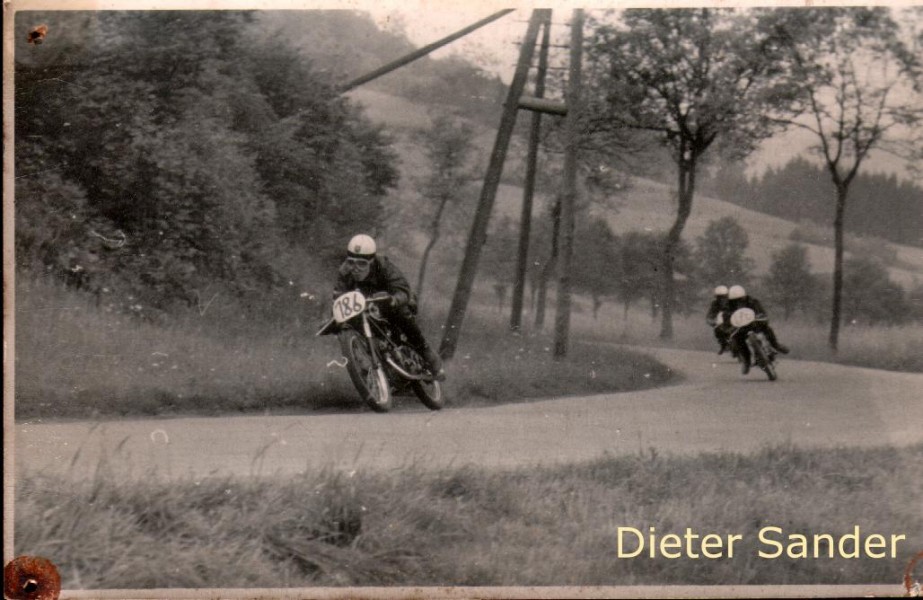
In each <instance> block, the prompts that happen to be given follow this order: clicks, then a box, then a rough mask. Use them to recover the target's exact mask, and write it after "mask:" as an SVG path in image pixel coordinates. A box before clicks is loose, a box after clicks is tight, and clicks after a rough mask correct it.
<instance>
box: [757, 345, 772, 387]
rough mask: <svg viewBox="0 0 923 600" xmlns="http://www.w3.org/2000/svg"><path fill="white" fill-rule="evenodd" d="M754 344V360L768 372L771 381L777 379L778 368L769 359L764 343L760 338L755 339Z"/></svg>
mask: <svg viewBox="0 0 923 600" xmlns="http://www.w3.org/2000/svg"><path fill="white" fill-rule="evenodd" d="M752 346H753V361H754V362H755V363H756V365H757V366H758V367H759V368H760V369H762V370H763V372H764V373H766V376H767V377H768V378H769V381H775V380H776V368H775V366H774V365H773V364H772V361H771V360H770V359H769V356H768V355H767V354H766V351H765V350H764V349H763V344H762V343H761V342H760V341H759V340H754V343H753V344H752Z"/></svg>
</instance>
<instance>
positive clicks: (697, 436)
mask: <svg viewBox="0 0 923 600" xmlns="http://www.w3.org/2000/svg"><path fill="white" fill-rule="evenodd" d="M648 351H649V352H650V353H651V354H653V355H655V356H656V357H657V358H658V359H659V360H661V361H662V362H664V363H666V364H667V365H669V366H670V367H671V368H673V369H675V370H680V371H682V372H683V373H684V374H685V375H686V379H685V381H684V382H683V383H681V384H679V385H675V386H670V387H665V388H659V389H653V390H646V391H639V392H626V393H620V394H602V395H594V396H585V397H565V398H552V399H548V400H541V401H535V402H527V403H519V404H506V405H502V406H496V407H487V408H466V409H457V410H452V409H446V410H443V411H440V412H430V411H428V410H426V409H425V408H423V407H422V406H420V407H419V408H417V407H416V406H413V407H412V408H409V409H405V410H398V411H395V412H392V413H389V414H383V415H382V414H375V413H371V412H364V413H351V414H326V415H305V416H240V417H226V418H215V417H205V418H168V419H150V418H149V419H137V420H130V421H128V420H126V421H106V422H103V423H96V422H87V421H81V422H66V423H36V422H21V423H18V424H17V425H16V428H15V433H16V442H15V452H16V467H17V475H18V476H23V475H25V474H27V473H28V474H35V473H38V472H45V473H62V472H69V473H71V475H72V476H73V477H75V478H81V477H86V476H91V475H92V474H93V472H94V471H95V470H96V469H97V467H98V466H99V465H100V464H101V460H102V458H103V457H105V458H106V462H105V464H106V465H107V466H108V468H111V469H113V470H114V471H115V472H117V473H123V474H124V475H125V476H131V475H132V474H134V475H137V476H141V475H150V474H152V473H156V474H158V475H159V476H161V477H166V478H174V479H175V478H186V477H193V478H201V477H205V476H227V475H276V474H278V475H291V474H295V473H301V472H305V471H309V470H316V469H321V468H325V467H327V468H337V469H346V470H359V469H362V470H365V469H376V470H389V469H396V468H401V467H405V466H411V465H412V466H416V467H418V468H426V469H429V468H439V467H443V466H447V465H467V464H474V465H482V466H487V467H495V468H509V467H518V466H529V465H537V464H544V465H548V464H555V463H565V462H574V461H581V460H587V459H592V458H595V457H599V456H601V455H603V454H604V453H609V454H613V455H620V454H626V453H635V452H638V451H639V450H646V449H648V448H651V447H652V448H656V449H657V450H658V451H659V452H661V453H674V454H687V453H697V452H701V451H720V450H730V451H749V450H754V449H758V448H760V447H763V446H766V445H770V444H779V443H787V442H790V443H793V444H796V445H798V446H804V447H834V446H879V445H886V444H893V445H907V444H912V443H917V442H923V374H915V373H893V372H887V371H878V370H873V369H863V368H857V367H846V366H842V365H834V364H828V363H817V362H808V361H797V360H785V361H782V362H781V364H780V366H779V371H780V378H779V381H776V382H769V381H767V380H766V378H765V377H764V376H763V375H762V373H760V372H759V371H757V370H754V371H753V372H751V374H750V375H749V376H748V377H742V376H741V375H740V372H739V369H738V367H737V365H736V363H734V362H732V361H731V360H730V359H728V358H725V357H720V358H719V357H716V356H715V355H714V354H710V353H706V352H696V351H685V350H665V349H650V350H648Z"/></svg>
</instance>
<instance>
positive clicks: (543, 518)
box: [16, 445, 923, 589]
mask: <svg viewBox="0 0 923 600" xmlns="http://www.w3.org/2000/svg"><path fill="white" fill-rule="evenodd" d="M116 482H118V483H116ZM16 495H17V500H16V511H17V529H16V553H17V554H21V553H30V554H39V555H44V556H52V557H54V558H55V561H56V563H57V564H58V566H59V568H60V570H61V572H62V575H63V579H64V587H65V588H68V589H81V588H89V589H103V588H125V587H128V588H166V587H183V588H194V587H214V586H220V587H225V588H238V587H272V588H285V587H291V586H368V585H404V586H410V585H466V586H481V585H633V584H636V585H637V584H646V585H650V584H686V585H691V584H722V585H730V584H768V583H772V584H796V583H807V584H844V583H893V584H895V586H897V585H899V584H900V581H901V579H900V578H901V576H902V574H903V569H904V566H905V565H906V564H907V562H908V560H909V559H910V557H911V556H912V555H913V553H914V552H916V551H917V550H918V549H919V547H920V544H921V543H923V514H921V513H920V510H919V508H920V507H919V499H920V497H921V496H923V446H920V445H917V446H914V447H909V448H903V449H894V448H881V449H871V450H857V449H836V450H827V451H821V450H815V451H805V450H799V449H797V448H793V447H787V446H781V447H769V448H766V449H764V450H763V451H760V452H757V453H754V454H752V455H741V454H731V453H721V454H705V455H702V456H698V457H693V458H677V457H671V456H661V455H660V454H658V453H657V452H656V451H655V450H654V449H651V450H649V451H643V452H639V453H638V454H637V455H634V456H625V457H619V458H611V457H609V458H601V459H599V460H595V461H592V462H589V463H585V464H577V465H569V466H564V467H555V468H544V469H540V470H528V471H526V470H515V471H510V472H494V471H488V470H485V469H483V468H479V467H476V466H460V467H458V468H453V469H451V470H446V471H438V472H423V471H418V470H415V469H414V468H412V467H411V468H409V469H404V470H401V471H398V472H391V473H388V474H386V475H375V474H368V473H343V472H334V471H327V472H320V473H317V472H313V473H310V474H307V475H304V476H302V477H296V478H294V479H286V480H284V481H281V480H280V481H272V480H265V479H259V478H256V479H254V478H247V479H234V478H210V479H205V480H201V481H200V480H193V479H188V480H185V481H180V482H176V481H171V482H166V481H160V480H158V476H157V473H143V474H139V473H135V474H134V475H131V474H121V473H117V472H113V469H112V468H111V467H110V466H109V465H108V463H107V462H106V461H103V462H101V463H100V464H99V466H98V469H97V472H96V476H95V477H94V478H92V479H91V480H89V481H86V480H83V481H76V480H75V481H69V480H67V478H48V477H43V476H41V474H34V475H32V476H30V477H28V478H24V479H23V480H22V481H20V482H18V485H17V488H16ZM651 526H653V527H655V528H656V531H657V532H659V533H660V534H661V535H663V534H666V533H678V534H680V535H682V534H683V533H684V530H685V528H687V527H689V528H691V529H692V530H693V531H694V532H696V533H698V534H699V535H703V534H705V533H716V534H719V535H721V536H722V537H725V536H726V535H728V534H734V535H741V536H742V540H741V541H740V542H739V544H738V545H736V546H735V555H734V557H733V558H731V557H724V558H719V559H707V560H705V559H699V560H668V559H665V558H657V559H650V558H645V557H643V555H642V557H639V558H633V559H628V558H621V559H619V558H617V557H616V541H617V531H618V529H617V528H618V527H634V528H636V529H638V530H640V531H642V532H645V533H647V531H648V527H651ZM770 526H772V527H779V528H781V529H782V530H783V532H784V535H787V534H789V533H798V534H801V535H805V536H808V537H809V539H811V537H810V536H813V535H814V534H823V533H827V534H830V535H831V536H832V539H834V540H835V539H838V538H839V537H840V536H842V535H844V534H848V533H852V532H853V530H854V527H856V526H858V527H859V528H860V533H861V535H863V536H866V535H869V534H872V533H878V534H884V535H885V536H886V537H889V536H890V535H892V534H900V535H906V536H907V539H906V541H905V542H902V543H900V544H899V545H898V546H896V548H897V550H898V551H897V552H896V554H895V557H894V558H890V557H888V558H877V559H872V558H867V557H865V558H840V557H834V558H831V557H830V556H829V554H828V553H829V552H831V551H832V550H831V547H830V546H829V545H823V544H822V545H821V546H820V557H818V558H798V559H793V558H788V557H787V556H785V555H784V554H783V555H782V556H780V557H777V558H771V559H770V558H760V557H759V556H758V555H757V551H758V550H763V551H767V552H771V551H775V549H776V548H775V547H772V546H769V545H767V544H765V543H763V544H761V543H759V541H758V538H757V533H758V531H760V530H761V529H762V528H764V527H770ZM784 535H780V536H778V537H776V539H782V540H785V539H786V538H785V537H784ZM630 539H633V538H630V537H627V538H626V544H625V548H626V550H628V549H634V548H635V545H634V544H635V542H633V541H631V542H629V541H628V540H630ZM834 553H836V552H835V551H834Z"/></svg>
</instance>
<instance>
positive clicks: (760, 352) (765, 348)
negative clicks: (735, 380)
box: [730, 307, 777, 381]
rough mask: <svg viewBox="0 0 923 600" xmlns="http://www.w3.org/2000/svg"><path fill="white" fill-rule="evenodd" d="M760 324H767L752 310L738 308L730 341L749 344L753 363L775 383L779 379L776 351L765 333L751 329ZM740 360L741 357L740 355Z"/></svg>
mask: <svg viewBox="0 0 923 600" xmlns="http://www.w3.org/2000/svg"><path fill="white" fill-rule="evenodd" d="M758 322H766V319H758V318H757V317H756V313H755V312H754V311H753V309H751V308H746V307H744V308H738V309H737V310H735V311H734V312H733V313H732V314H731V326H732V327H733V328H734V329H733V330H732V331H731V335H730V339H731V340H734V343H737V344H739V343H745V344H747V347H749V348H750V356H752V357H753V363H754V364H755V365H756V366H758V367H759V368H760V369H762V370H763V372H764V373H766V376H767V377H768V378H769V381H775V380H776V378H777V375H776V364H775V362H776V350H775V348H773V347H772V344H770V343H769V340H768V339H766V334H765V333H763V332H762V331H760V330H758V329H753V328H752V327H750V325H753V324H754V323H758ZM741 336H743V339H741ZM732 346H733V344H732ZM738 358H741V357H740V356H739V355H738Z"/></svg>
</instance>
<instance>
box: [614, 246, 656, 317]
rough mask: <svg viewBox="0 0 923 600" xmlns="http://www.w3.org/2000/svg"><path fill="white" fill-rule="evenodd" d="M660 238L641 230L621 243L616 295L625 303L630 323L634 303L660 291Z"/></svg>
mask: <svg viewBox="0 0 923 600" xmlns="http://www.w3.org/2000/svg"><path fill="white" fill-rule="evenodd" d="M658 243H659V242H658V238H657V236H654V235H652V234H648V233H642V232H640V231H630V232H628V233H626V234H625V235H624V236H622V238H621V243H620V244H619V266H620V267H621V268H620V269H619V277H618V279H617V285H616V288H615V294H616V296H617V297H618V298H619V300H620V301H621V302H622V307H623V309H624V312H623V317H624V319H625V320H626V321H627V319H628V310H629V308H631V304H632V303H633V302H636V301H638V300H640V299H642V298H647V297H653V296H655V295H656V294H655V292H654V290H656V289H657V287H658V286H657V282H658V281H659V278H658V277H657V269H658V267H659V265H657V264H656V262H652V260H653V261H656V260H657V258H656V257H657V251H656V248H657V246H658Z"/></svg>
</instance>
